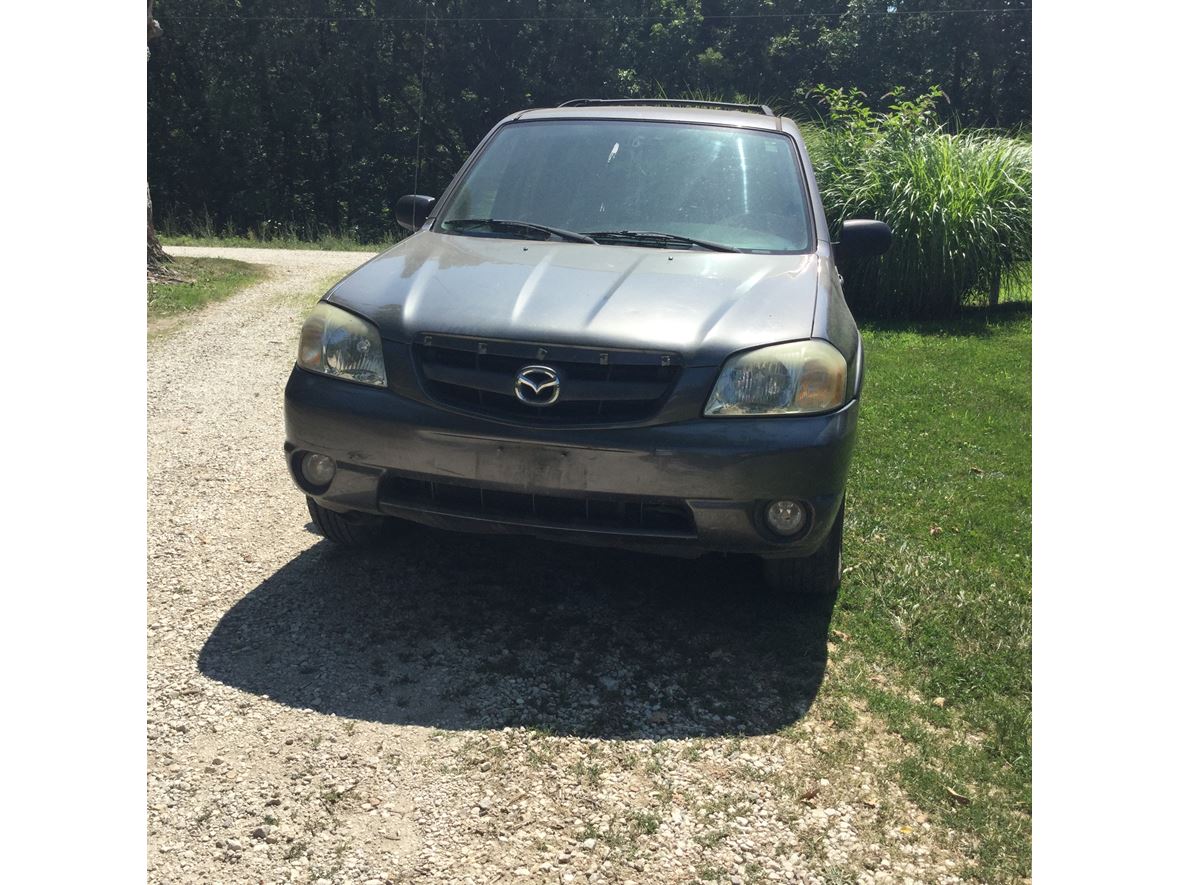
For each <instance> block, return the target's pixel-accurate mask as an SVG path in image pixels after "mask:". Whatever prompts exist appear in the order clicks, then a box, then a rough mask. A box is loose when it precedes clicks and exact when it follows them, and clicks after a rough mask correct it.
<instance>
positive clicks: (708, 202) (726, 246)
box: [285, 100, 890, 594]
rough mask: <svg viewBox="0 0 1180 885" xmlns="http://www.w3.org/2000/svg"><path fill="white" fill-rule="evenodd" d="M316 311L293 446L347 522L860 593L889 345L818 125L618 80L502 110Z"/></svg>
mask: <svg viewBox="0 0 1180 885" xmlns="http://www.w3.org/2000/svg"><path fill="white" fill-rule="evenodd" d="M396 214H397V219H398V222H399V223H400V224H401V225H402V226H403V227H406V228H408V229H410V230H413V231H415V233H414V234H413V235H412V236H410V237H408V238H406V239H405V240H403V241H402V242H400V243H398V244H397V245H396V246H394V247H393V248H391V249H389V250H388V251H386V252H384V253H382V254H381V255H378V256H377V257H376V258H374V259H372V260H371V261H369V262H368V263H367V264H365V265H363V266H362V267H360V268H359V269H357V270H356V271H354V272H353V273H352V274H350V275H349V276H348V277H346V278H345V279H344V280H341V281H340V282H339V283H337V284H336V285H335V286H333V287H332V289H331V290H330V291H329V292H328V293H327V294H326V295H325V296H324V298H323V300H321V301H320V303H319V304H318V305H317V306H316V307H315V308H314V310H313V311H312V312H311V315H310V316H309V317H308V319H307V321H306V323H305V324H304V327H303V332H302V336H301V340H300V343H299V354H298V360H297V362H296V365H295V368H294V369H293V370H292V372H291V377H290V380H289V381H288V383H287V388H286V433H287V441H286V445H285V450H286V456H287V463H288V466H289V467H290V470H291V475H292V477H293V478H294V480H295V483H296V484H297V485H298V486H299V488H300V489H301V490H302V491H303V492H304V493H305V494H306V496H307V502H308V508H309V509H310V511H311V517H312V520H313V521H314V523H315V525H316V526H317V527H318V528H319V530H320V531H321V532H322V533H323V535H324V536H325V537H327V538H328V539H330V540H332V541H335V542H337V543H341V544H346V545H354V544H361V543H371V542H373V541H374V540H376V539H378V538H380V537H381V535H382V534H383V532H382V529H388V528H390V527H396V526H397V525H399V524H402V523H400V522H399V521H401V520H411V521H414V522H419V523H425V524H427V525H431V526H436V527H439V528H446V529H459V530H464V531H479V532H523V533H528V534H532V535H536V536H540V537H543V538H548V539H554V540H559V541H574V542H578V543H586V544H600V545H606V546H620V547H623V546H625V547H630V548H639V549H644V550H650V551H655V552H663V553H673V554H681V555H699V554H701V553H703V552H708V551H716V552H724V553H730V554H748V555H753V556H757V557H760V558H761V559H762V560H763V563H764V566H765V574H766V578H767V580H768V582H769V583H770V585H771V586H772V587H774V588H776V589H777V588H784V589H786V588H790V589H793V590H794V589H797V590H802V591H807V592H813V593H826V594H832V593H835V591H836V589H837V588H838V586H839V581H840V571H841V569H840V548H841V540H842V529H843V522H844V485H845V480H846V477H847V474H848V465H849V461H850V459H851V457H852V446H853V439H854V436H855V431H856V416H857V409H858V405H859V397H860V391H861V382H862V378H863V375H864V355H863V352H862V348H861V339H860V333H859V332H858V330H857V327H856V323H855V322H854V321H853V319H852V315H851V314H850V313H849V311H848V307H847V305H846V304H845V302H844V296H843V294H842V291H841V277H840V275H839V273H838V272H837V269H836V264H835V261H836V259H837V258H839V259H840V260H841V261H842V260H844V256H845V255H850V256H851V255H860V256H871V255H874V254H880V253H881V252H883V251H884V250H885V249H886V248H887V247H888V244H889V237H890V233H889V229H888V228H887V227H886V226H885V225H883V224H881V223H880V222H875V221H854V222H845V224H844V226H843V234H842V242H841V243H839V244H833V243H832V241H831V238H830V236H829V233H828V227H827V222H826V221H825V219H824V212H823V207H822V206H821V204H820V199H819V191H818V189H817V187H816V182H815V175H814V173H813V171H812V168H811V163H810V160H809V159H808V156H807V150H806V148H805V147H804V144H803V140H802V138H801V137H800V134H799V130H798V128H797V127H796V126H795V124H794V123H792V122H791V121H790V120H787V119H784V118H781V117H777V116H775V115H774V114H773V112H771V111H770V110H769V109H768V108H765V107H759V106H747V105H721V104H716V103H715V104H708V103H704V102H692V103H677V102H667V101H654V100H653V101H636V100H620V101H591V100H579V101H573V102H567V103H566V104H564V105H562V106H561V107H558V108H549V109H543V110H529V111H522V112H520V113H515V114H512V115H511V116H509V117H507V118H505V119H504V120H501V121H500V122H499V123H498V124H497V125H496V126H495V127H494V128H493V129H492V131H491V132H490V133H488V135H487V136H486V137H485V138H484V139H483V141H482V142H481V143H480V144H479V146H478V147H477V148H476V149H475V151H474V152H473V153H472V154H471V156H470V158H468V160H467V162H466V163H464V165H463V167H462V168H461V169H460V170H459V172H458V174H457V175H456V176H455V178H454V180H453V181H452V182H451V184H450V185H449V186H448V187H447V189H446V190H445V191H444V192H443V194H442V196H441V197H439V198H438V199H437V200H435V199H433V198H431V197H425V196H421V195H411V196H407V197H403V198H401V200H399V201H398V204H397V208H396Z"/></svg>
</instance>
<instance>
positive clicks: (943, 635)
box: [827, 292, 1032, 880]
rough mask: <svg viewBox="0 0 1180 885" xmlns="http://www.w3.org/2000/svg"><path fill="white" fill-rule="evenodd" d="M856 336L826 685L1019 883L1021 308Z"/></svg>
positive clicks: (1023, 638) (1024, 607)
mask: <svg viewBox="0 0 1180 885" xmlns="http://www.w3.org/2000/svg"><path fill="white" fill-rule="evenodd" d="M1029 297H1031V292H1030V293H1029ZM863 331H864V339H865V354H866V380H865V393H864V400H863V405H862V410H861V416H860V426H859V435H860V436H859V443H858V447H857V452H856V455H855V457H854V460H853V468H852V474H851V477H850V480H849V486H848V523H847V526H846V531H845V568H846V574H845V577H844V586H843V589H842V592H841V598H840V605H839V606H838V608H837V611H836V615H835V618H834V620H833V626H834V627H836V628H837V629H839V630H841V631H844V632H845V633H847V634H849V635H850V636H852V637H855V645H854V646H853V648H854V649H855V651H856V655H857V657H858V658H859V661H858V662H857V663H856V664H854V665H852V666H851V667H850V668H849V669H848V671H847V672H846V673H844V674H842V676H841V677H840V678H839V679H836V680H833V684H830V685H829V686H827V687H828V689H829V690H832V691H834V692H837V693H849V694H853V695H858V696H861V697H863V698H864V699H865V700H866V701H867V703H868V705H869V709H870V710H871V711H872V712H873V713H874V714H876V715H878V716H880V717H881V718H883V719H884V720H885V721H886V722H887V723H888V724H889V727H890V730H892V731H894V732H895V733H897V734H899V735H900V736H902V737H903V739H905V740H906V741H907V742H909V743H910V744H911V745H912V747H913V750H914V752H913V754H912V755H910V756H909V757H907V759H906V760H905V762H904V764H902V765H901V766H900V769H899V772H898V775H899V777H900V780H901V783H902V784H903V786H904V787H905V788H906V789H907V791H909V792H910V793H911V795H912V796H913V797H914V799H915V800H916V801H918V802H919V803H920V804H922V805H923V807H925V808H927V810H929V811H931V812H934V813H936V814H938V815H940V816H941V817H942V819H943V822H944V823H945V824H946V825H948V826H951V827H954V828H955V829H957V830H959V831H961V832H962V831H966V832H968V833H970V834H971V835H972V836H973V837H974V839H976V840H978V849H977V851H978V861H979V864H980V870H979V873H980V874H981V875H982V876H983V877H984V878H985V879H988V880H993V879H1006V878H1011V877H1012V876H1020V875H1027V873H1028V869H1029V864H1030V851H1031V848H1030V829H1031V823H1030V815H1031V803H1032V796H1031V747H1030V742H1031V692H1032V686H1031V639H1032V637H1031V632H1032V624H1031V618H1032V612H1031V608H1032V593H1031V581H1032V562H1031V538H1032V502H1031V469H1032V463H1031V461H1032V458H1031V446H1032V426H1031V420H1032V419H1031V396H1032V390H1031V335H1032V321H1031V309H1030V306H1029V305H1028V304H1006V305H1002V306H1001V308H1000V309H998V310H995V309H993V310H992V311H991V312H990V313H988V312H986V311H983V310H976V311H972V312H970V313H968V314H966V315H964V317H963V318H961V319H959V320H955V321H951V322H947V323H941V324H934V323H930V324H910V325H897V326H879V327H875V328H874V327H869V328H866V329H864V330H863ZM883 672H884V673H885V674H886V675H885V676H883V675H882V673H883ZM882 681H883V682H885V683H886V684H887V687H888V690H886V688H885V687H883V686H882V685H881V684H880V683H881V682H882ZM898 682H900V683H901V684H900V685H898V684H896V683H898ZM915 693H916V694H917V695H918V696H919V699H918V700H914V697H913V695H914V694H915ZM935 699H939V703H938V704H935V703H934V701H935ZM972 735H973V736H974V738H973V739H969V738H970V736H972ZM956 793H957V794H959V795H960V796H964V795H965V796H967V797H968V799H969V801H963V800H962V799H961V798H960V799H956V798H955V796H954V795H953V794H956Z"/></svg>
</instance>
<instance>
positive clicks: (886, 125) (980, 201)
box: [805, 89, 1032, 317]
mask: <svg viewBox="0 0 1180 885" xmlns="http://www.w3.org/2000/svg"><path fill="white" fill-rule="evenodd" d="M817 92H818V93H819V95H820V96H821V98H822V100H823V102H824V104H825V105H826V106H827V107H828V115H827V118H826V121H825V123H824V124H823V125H820V126H809V127H807V129H806V135H805V138H806V140H807V142H808V144H809V148H810V150H811V153H812V162H813V163H814V165H815V171H816V177H817V178H818V179H819V183H820V190H821V191H822V193H823V201H824V206H825V207H826V208H827V209H828V211H829V213H830V216H831V217H829V219H828V222H829V224H830V226H831V227H832V230H833V232H834V234H835V235H836V236H838V228H839V222H840V221H842V220H843V219H845V218H877V219H880V220H882V221H885V222H887V223H888V224H889V226H890V227H891V228H892V229H893V246H892V247H891V248H890V250H889V252H888V253H887V254H886V255H885V257H884V258H880V259H876V258H875V259H872V260H870V261H867V262H864V263H861V264H852V265H848V264H845V265H842V267H841V269H842V271H843V273H844V275H845V287H844V289H845V293H846V295H847V297H848V300H849V303H850V304H851V305H852V307H853V309H854V311H857V312H858V313H863V314H873V315H878V316H880V315H890V314H893V315H899V316H906V317H928V316H937V315H939V314H945V313H948V312H949V311H951V310H953V309H954V308H957V307H959V306H960V305H961V304H963V303H964V301H965V300H967V299H969V298H971V297H972V296H979V295H986V296H987V297H991V298H995V297H998V294H999V289H1000V285H1001V282H1002V280H1003V277H1004V276H1005V275H1011V274H1013V273H1017V272H1019V271H1020V270H1022V269H1023V268H1024V267H1025V262H1027V261H1029V260H1030V259H1031V257H1032V149H1031V145H1029V144H1028V142H1027V141H1025V140H1024V139H1019V138H1012V137H1008V136H1004V135H1000V134H996V133H992V132H988V131H983V130H975V131H963V132H958V133H951V132H948V131H946V129H945V127H943V126H941V125H939V124H938V122H937V117H936V114H935V106H936V103H937V101H938V99H939V98H940V96H939V93H938V91H937V90H931V91H930V92H928V93H926V94H925V95H923V96H922V97H921V98H919V99H918V100H916V101H907V100H904V99H902V98H901V96H900V94H899V93H898V92H895V93H894V98H895V101H894V103H893V104H892V105H890V107H889V109H888V110H887V111H886V112H883V113H873V112H872V111H870V109H869V108H868V107H867V106H866V105H865V103H864V101H863V100H862V99H863V96H860V95H858V94H856V93H854V92H849V91H846V90H843V89H819V90H817Z"/></svg>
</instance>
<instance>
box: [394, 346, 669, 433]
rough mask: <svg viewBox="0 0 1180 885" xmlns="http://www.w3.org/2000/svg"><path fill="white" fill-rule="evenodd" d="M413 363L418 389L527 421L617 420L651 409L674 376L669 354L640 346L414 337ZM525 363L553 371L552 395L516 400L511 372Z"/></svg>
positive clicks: (638, 417)
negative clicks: (555, 390) (557, 384)
mask: <svg viewBox="0 0 1180 885" xmlns="http://www.w3.org/2000/svg"><path fill="white" fill-rule="evenodd" d="M413 352H414V361H415V363H416V365H417V367H418V370H419V374H420V377H421V379H422V384H423V387H424V389H425V390H426V392H427V393H428V394H429V395H430V396H432V397H433V398H435V399H437V400H439V401H440V402H443V403H446V404H447V405H451V406H454V407H457V408H461V409H464V410H466V411H471V412H477V413H481V414H488V415H493V416H496V417H502V418H508V419H513V420H517V421H522V422H524V423H535V424H577V423H607V422H610V423H618V422H626V421H641V420H643V419H645V418H647V417H650V416H651V415H653V414H654V413H655V412H656V411H657V410H658V409H659V407H660V405H661V404H662V403H663V402H664V400H665V399H667V397H668V395H669V394H670V393H671V391H672V388H673V387H674V386H675V384H676V381H677V379H678V378H679V377H680V372H681V369H682V362H681V359H680V357H679V355H677V354H669V353H661V352H657V351H642V350H619V349H612V350H603V349H602V348H590V347H573V346H568V345H548V344H537V343H533V342H519V341H492V340H483V339H475V338H466V337H462V336H453V335H435V334H423V335H419V336H418V337H417V338H416V339H415V342H414V346H413ZM530 364H541V365H545V366H548V367H550V368H551V369H553V370H554V371H556V372H557V374H558V377H559V378H560V381H561V394H560V396H559V398H558V401H557V402H556V403H554V404H553V405H550V406H534V405H530V404H528V403H523V402H521V401H520V400H519V399H517V398H516V395H515V392H514V388H515V384H516V373H517V372H519V371H520V370H521V369H522V368H524V367H525V366H527V365H530Z"/></svg>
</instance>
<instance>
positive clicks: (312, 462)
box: [299, 452, 336, 486]
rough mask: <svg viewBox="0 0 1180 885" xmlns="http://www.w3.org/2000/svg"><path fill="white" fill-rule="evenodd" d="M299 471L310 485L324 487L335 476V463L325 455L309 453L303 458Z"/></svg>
mask: <svg viewBox="0 0 1180 885" xmlns="http://www.w3.org/2000/svg"><path fill="white" fill-rule="evenodd" d="M299 469H300V470H301V471H303V478H304V479H306V480H307V481H308V483H310V484H311V485H313V486H326V485H327V484H328V483H330V482H331V481H332V477H333V476H335V475H336V462H335V461H333V460H332V459H331V458H329V457H328V456H327V455H317V454H315V453H314V452H309V453H308V454H306V455H304V456H303V461H302V462H301V463H300V465H299Z"/></svg>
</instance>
